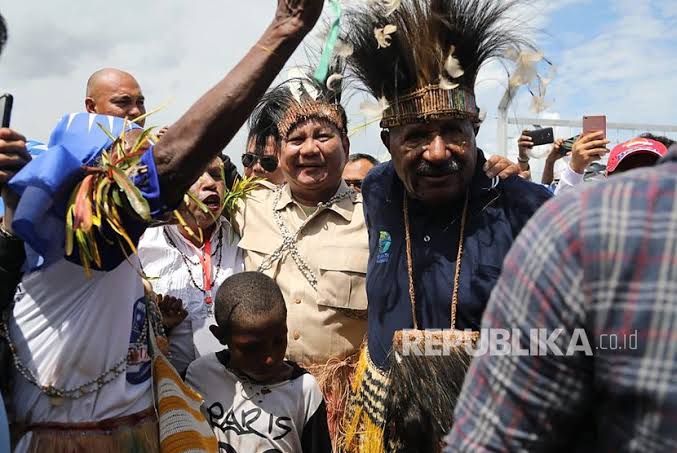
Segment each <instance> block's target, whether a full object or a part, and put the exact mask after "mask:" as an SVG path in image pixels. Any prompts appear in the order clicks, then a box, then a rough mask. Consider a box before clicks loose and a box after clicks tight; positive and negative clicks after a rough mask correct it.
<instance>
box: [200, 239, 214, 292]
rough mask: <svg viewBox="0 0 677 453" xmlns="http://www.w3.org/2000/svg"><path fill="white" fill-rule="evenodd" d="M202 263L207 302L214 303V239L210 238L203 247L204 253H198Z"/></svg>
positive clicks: (203, 285) (203, 284)
mask: <svg viewBox="0 0 677 453" xmlns="http://www.w3.org/2000/svg"><path fill="white" fill-rule="evenodd" d="M198 258H200V264H201V265H202V287H203V288H204V291H205V299H204V301H205V304H207V305H211V303H212V241H211V239H208V240H207V242H205V245H204V247H203V248H202V253H199V254H198Z"/></svg>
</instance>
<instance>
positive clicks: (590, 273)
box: [449, 151, 677, 451]
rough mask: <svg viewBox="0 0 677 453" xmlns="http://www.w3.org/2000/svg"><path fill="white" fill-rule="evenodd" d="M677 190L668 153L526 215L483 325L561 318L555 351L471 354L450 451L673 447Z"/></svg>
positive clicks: (553, 322) (526, 325) (676, 438)
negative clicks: (657, 161) (527, 218)
mask: <svg viewBox="0 0 677 453" xmlns="http://www.w3.org/2000/svg"><path fill="white" fill-rule="evenodd" d="M676 190H677V152H675V151H673V152H672V153H671V154H669V155H668V156H667V158H666V160H665V161H664V162H662V163H661V164H659V165H658V166H657V167H654V168H649V169H643V170H638V171H633V172H630V173H628V174H627V175H625V176H621V177H619V178H617V179H614V180H611V181H608V182H606V183H604V184H603V185H598V186H596V187H592V188H591V189H588V190H585V191H583V192H581V193H578V194H567V195H566V196H563V197H561V198H559V199H556V200H553V201H551V202H549V203H547V204H546V205H545V206H544V207H543V208H542V209H541V210H540V211H539V212H538V213H537V214H536V216H535V217H534V218H533V219H532V221H531V222H529V223H528V224H527V226H526V227H525V228H524V230H523V232H522V234H521V235H520V237H519V238H518V240H517V242H516V243H515V246H514V247H513V249H512V250H511V251H510V253H509V254H508V256H507V257H506V261H505V263H504V269H503V274H502V275H501V278H500V279H499V283H498V284H497V286H496V288H495V290H494V292H493V293H492V297H491V301H490V302H489V306H488V308H487V311H486V312H485V316H484V318H483V322H482V326H483V328H491V327H494V328H498V327H503V328H511V327H513V328H518V329H519V331H520V334H521V339H522V340H521V343H522V346H525V347H526V348H529V333H530V330H531V329H536V328H545V329H547V330H548V334H550V333H552V332H553V331H554V330H555V329H557V328H563V329H564V333H563V334H562V335H560V336H559V338H558V339H557V340H556V341H554V343H555V344H556V345H557V346H558V347H559V349H561V351H562V355H554V354H553V351H552V350H551V351H548V355H546V356H533V355H532V356H518V355H516V354H514V353H513V354H511V355H506V356H500V357H490V356H488V355H485V356H482V357H478V358H476V359H475V361H474V362H473V365H472V366H471V370H470V372H469V374H468V377H467V379H466V381H465V386H464V390H463V394H462V397H461V399H460V402H459V405H458V406H457V408H456V412H455V418H456V423H455V425H454V427H453V429H452V435H451V437H450V438H449V445H450V447H449V449H450V451H457V450H460V451H470V450H472V451H476V450H478V449H479V450H481V449H485V448H487V449H488V448H495V449H499V450H502V449H510V450H517V449H526V450H528V451H546V450H547V451H552V450H553V449H555V450H556V449H562V450H566V451H570V450H572V449H574V447H578V448H579V449H581V448H582V449H583V450H590V451H671V450H675V449H677V433H676V432H675V426H677V425H675V422H676V420H675V415H674V414H676V413H677V379H675V376H677V341H676V338H675V327H677V266H676V265H675V257H676V256H677V196H676ZM577 329H578V330H577ZM583 334H584V336H585V337H586V338H587V340H588V341H589V343H590V348H589V351H588V352H587V353H586V352H585V347H584V346H585V342H584V341H583V339H582V337H581V335H583ZM513 335H514V333H513ZM572 344H573V345H575V346H578V347H579V348H578V349H577V350H576V351H571V352H572V353H571V354H568V353H567V349H568V347H569V346H571V345H572ZM590 438H592V439H593V440H592V441H591V440H590Z"/></svg>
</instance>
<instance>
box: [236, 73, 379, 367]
mask: <svg viewBox="0 0 677 453" xmlns="http://www.w3.org/2000/svg"><path fill="white" fill-rule="evenodd" d="M307 83H313V82H312V81H310V80H308V82H307ZM318 88H319V89H318V92H319V93H320V94H319V98H317V99H316V98H310V97H306V98H304V99H302V100H300V102H299V100H298V99H295V98H294V97H293V96H292V95H291V91H290V90H289V84H285V85H282V86H280V87H278V88H276V89H274V90H273V91H272V92H271V93H269V94H268V95H267V96H266V97H264V99H263V100H262V101H261V104H260V107H259V108H257V110H256V111H257V112H259V115H267V116H268V117H269V120H270V121H271V122H272V123H273V124H275V125H277V126H276V129H277V130H276V131H275V135H276V136H277V137H278V149H277V155H278V160H279V165H280V168H281V170H282V172H283V174H284V177H285V179H286V181H287V184H286V185H284V186H283V187H282V188H280V189H278V190H270V189H268V188H262V189H257V190H255V191H253V192H252V193H250V194H249V195H248V196H247V198H246V199H244V200H242V201H241V202H240V203H239V205H238V209H237V211H236V214H235V219H234V220H235V225H236V228H237V229H238V230H239V231H238V232H239V234H240V237H241V240H240V243H239V246H240V247H241V248H242V249H243V250H244V257H245V270H252V271H257V270H258V271H261V272H264V273H266V274H267V275H269V276H270V277H272V278H274V279H275V281H276V282H277V283H278V285H279V286H280V288H281V289H282V294H284V298H285V300H286V302H287V310H288V315H287V325H288V329H289V334H288V346H287V356H288V358H289V359H291V360H293V361H296V362H299V363H301V364H304V365H306V366H309V365H324V364H326V363H327V362H328V361H329V360H330V359H340V360H342V359H345V358H346V357H348V356H350V355H353V354H355V353H356V352H358V350H359V348H360V345H361V344H362V340H363V338H364V335H365V333H366V329H367V322H366V311H367V295H366V290H365V277H366V272H367V259H368V253H369V251H368V238H367V229H366V226H365V222H364V213H363V210H362V197H361V195H360V194H358V193H355V192H354V191H352V190H351V189H349V188H348V186H347V185H346V184H345V182H344V181H343V179H342V177H341V175H342V172H343V167H344V166H345V164H346V162H347V159H348V153H349V149H350V143H349V141H348V137H347V134H346V120H345V112H344V111H343V109H342V108H341V106H340V105H339V104H338V103H334V102H332V101H330V100H329V99H327V98H325V97H323V95H324V94H326V93H323V91H325V92H326V89H324V90H322V87H318ZM271 96H272V97H275V99H276V100H277V102H270V100H271ZM280 96H281V97H282V98H284V102H282V103H281V102H279V99H280ZM250 122H251V120H250ZM318 205H319V207H318Z"/></svg>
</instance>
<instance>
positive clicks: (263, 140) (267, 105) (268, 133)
mask: <svg viewBox="0 0 677 453" xmlns="http://www.w3.org/2000/svg"><path fill="white" fill-rule="evenodd" d="M275 89H279V88H274V89H273V90H271V92H272V91H274V90H275ZM283 108H284V105H282V104H281V101H280V100H279V99H276V98H275V97H274V96H273V95H264V97H263V99H261V101H260V102H259V103H258V104H257V105H256V108H254V111H253V112H252V114H251V116H250V117H249V120H248V121H247V126H248V127H249V134H248V135H247V145H246V146H247V149H246V150H245V151H246V152H249V143H250V142H251V141H252V140H254V149H253V150H252V152H253V153H254V154H258V155H261V156H262V155H263V154H264V149H265V148H266V144H267V141H268V137H273V138H274V139H275V144H276V145H277V146H279V145H280V141H281V137H280V131H279V130H278V129H277V122H278V121H279V120H280V119H281V118H282V115H283V114H284V110H283Z"/></svg>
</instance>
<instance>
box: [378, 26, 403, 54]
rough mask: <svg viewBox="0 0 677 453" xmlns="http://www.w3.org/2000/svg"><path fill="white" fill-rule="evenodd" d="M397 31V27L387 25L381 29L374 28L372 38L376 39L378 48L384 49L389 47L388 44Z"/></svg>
mask: <svg viewBox="0 0 677 453" xmlns="http://www.w3.org/2000/svg"><path fill="white" fill-rule="evenodd" d="M396 31H397V26H395V25H392V24H388V25H386V26H385V27H383V28H374V37H375V38H376V42H377V43H378V48H379V49H382V48H386V47H389V46H390V42H391V41H392V37H391V36H390V35H392V34H393V33H395V32H396Z"/></svg>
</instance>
